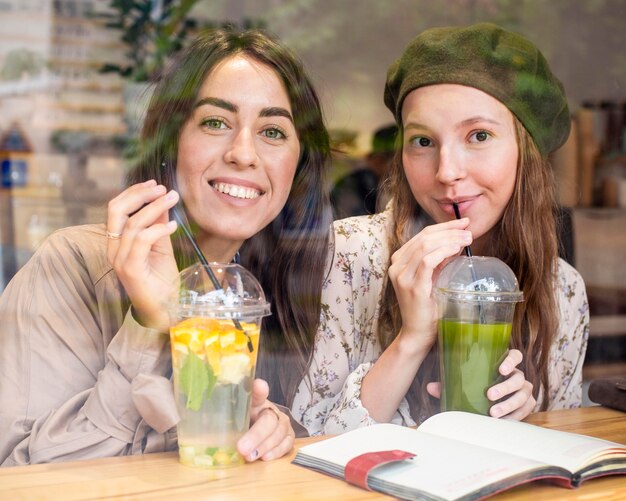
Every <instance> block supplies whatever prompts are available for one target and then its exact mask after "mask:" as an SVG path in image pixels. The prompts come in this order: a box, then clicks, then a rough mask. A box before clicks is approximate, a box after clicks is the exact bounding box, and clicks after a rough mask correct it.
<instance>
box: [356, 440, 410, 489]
mask: <svg viewBox="0 0 626 501" xmlns="http://www.w3.org/2000/svg"><path fill="white" fill-rule="evenodd" d="M412 457H415V454H412V453H410V452H406V451H399V450H392V451H376V452H367V453H365V454H361V455H360V456H356V457H354V458H352V459H351V460H350V461H348V463H347V464H346V467H345V468H344V477H345V479H346V482H348V483H350V484H353V485H356V486H357V487H361V488H362V489H367V490H368V491H371V490H372V489H370V488H369V487H368V485H367V477H368V475H369V474H370V472H371V471H372V470H373V469H374V468H377V467H379V466H382V465H384V464H388V463H393V462H395V461H404V460H405V459H410V458H412Z"/></svg>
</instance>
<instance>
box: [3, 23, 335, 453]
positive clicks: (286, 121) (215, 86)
mask: <svg viewBox="0 0 626 501" xmlns="http://www.w3.org/2000/svg"><path fill="white" fill-rule="evenodd" d="M328 153H329V139H328V134H327V131H326V129H325V126H324V123H323V119H322V112H321V109H320V105H319V102H318V98H317V96H316V93H315V91H314V89H313V87H312V85H311V83H310V81H309V79H308V77H307V76H306V73H305V72H304V70H303V68H302V66H301V63H300V62H299V61H298V59H297V58H296V57H295V56H294V55H293V54H292V53H291V52H290V51H288V50H287V49H286V48H285V47H283V46H282V45H280V44H279V43H278V42H277V41H276V40H275V39H273V38H272V37H270V36H267V35H265V34H263V33H261V32H258V31H247V32H243V33H237V32H234V31H232V30H215V31H211V32H208V33H206V34H204V35H201V36H200V37H198V39H197V40H195V41H194V42H193V43H192V44H191V45H190V46H189V47H188V48H187V49H185V50H184V51H183V52H182V54H181V55H180V56H179V57H178V58H177V59H176V61H174V62H173V63H172V64H171V66H170V67H169V68H168V69H167V70H166V71H165V73H164V75H163V76H162V78H161V79H160V81H159V82H158V84H157V85H156V88H155V91H154V94H153V96H152V98H151V101H150V105H149V108H148V111H147V115H146V119H145V123H144V128H143V132H142V137H141V146H140V152H139V160H138V162H137V164H136V165H135V166H134V167H133V169H132V170H131V172H130V173H129V175H128V184H129V187H128V188H127V189H126V190H124V191H123V192H122V193H121V194H120V195H118V196H117V197H116V198H115V199H113V200H112V201H111V202H110V203H109V207H108V217H107V224H106V227H105V226H104V225H87V226H81V227H74V228H67V229H64V230H60V231H58V232H56V233H55V234H53V235H52V236H51V237H50V238H49V239H48V240H47V241H46V242H45V243H44V244H43V245H42V246H41V248H40V249H38V251H37V252H36V254H35V256H34V257H33V258H32V259H31V260H30V261H29V262H28V263H27V264H26V265H25V266H24V268H23V269H22V270H20V272H19V273H18V274H17V275H16V276H15V277H14V279H13V280H12V282H11V283H10V284H9V285H8V287H7V289H6V290H5V291H4V293H3V295H2V297H1V298H0V314H1V315H2V321H3V327H2V330H1V333H0V389H1V391H0V437H1V438H0V464H2V465H19V464H28V463H41V462H51V461H62V460H68V459H82V458H90V457H103V456H113V455H124V454H137V453H145V452H152V451H162V450H172V449H175V448H176V435H175V424H176V420H177V414H176V411H175V405H174V401H173V395H172V388H171V382H170V380H169V377H170V374H171V361H170V360H171V356H170V345H169V335H168V327H169V322H168V317H167V312H166V308H165V307H164V304H166V303H167V301H168V299H169V295H170V292H171V284H172V283H174V282H173V281H174V279H175V277H176V275H177V274H178V272H179V270H180V269H181V268H183V267H185V266H187V265H189V264H191V263H192V262H195V261H196V258H195V254H194V253H193V252H192V251H191V250H190V248H189V245H188V242H187V241H186V240H185V239H184V238H183V236H182V235H181V233H180V232H177V231H176V230H177V224H176V223H175V222H174V220H173V218H172V217H171V214H170V211H171V210H172V209H173V208H174V207H176V206H178V209H177V210H179V212H180V213H182V214H183V219H184V222H185V224H188V225H189V227H190V228H191V229H192V231H193V234H194V238H195V240H196V241H197V243H198V245H199V247H200V248H201V249H202V251H203V253H204V254H205V255H206V258H207V259H208V260H209V261H219V262H228V261H231V260H234V259H239V260H240V261H241V264H242V265H243V266H245V267H246V268H248V269H249V270H250V271H251V272H252V273H253V274H254V275H256V277H257V278H258V279H259V280H260V282H261V284H262V286H263V288H264V290H265V292H266V295H267V297H268V298H269V300H270V301H271V307H272V316H271V317H267V318H266V319H265V320H264V323H263V330H262V342H261V348H260V349H261V351H260V354H259V360H258V363H259V367H258V370H257V375H258V376H259V377H261V378H264V379H266V380H267V383H266V382H265V381H263V380H256V381H255V382H254V384H253V388H252V394H253V395H252V410H251V427H250V430H249V431H248V432H247V433H246V434H245V435H244V436H243V437H242V438H241V439H240V441H239V443H238V450H239V452H240V453H241V454H242V455H244V457H245V458H246V459H247V460H248V461H253V460H255V459H257V458H261V459H264V460H267V459H273V458H276V457H280V456H282V455H283V454H285V453H286V452H288V451H289V450H290V449H291V447H292V445H293V438H294V429H293V427H294V426H295V424H293V423H292V422H291V421H290V419H289V417H288V416H287V414H286V413H285V412H283V411H281V410H280V409H279V407H278V406H277V405H276V404H286V405H287V406H289V405H290V403H291V400H292V399H293V394H294V392H295V387H296V386H297V384H298V382H299V381H300V379H301V378H302V375H303V374H304V373H305V372H306V368H307V366H308V362H309V359H310V354H311V351H312V346H313V342H314V335H315V331H316V328H317V325H318V323H319V316H320V290H321V284H322V281H323V273H324V268H325V266H324V265H325V260H326V254H327V248H328V228H329V224H330V221H331V210H330V204H329V201H328V196H327V193H326V192H325V186H326V184H325V170H326V167H327V159H328ZM268 383H269V387H268ZM268 393H269V399H271V400H273V402H275V403H276V404H275V403H273V402H270V401H269V400H268ZM268 409H270V410H271V411H273V412H265V411H266V410H268Z"/></svg>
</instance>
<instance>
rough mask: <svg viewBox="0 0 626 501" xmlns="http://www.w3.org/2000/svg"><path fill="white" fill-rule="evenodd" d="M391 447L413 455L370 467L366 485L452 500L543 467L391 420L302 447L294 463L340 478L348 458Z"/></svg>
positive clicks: (505, 483) (510, 482)
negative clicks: (387, 422)
mask: <svg viewBox="0 0 626 501" xmlns="http://www.w3.org/2000/svg"><path fill="white" fill-rule="evenodd" d="M394 449H398V450H403V451H407V452H412V453H414V454H416V457H415V458H413V459H410V460H405V461H403V462H398V463H394V464H390V465H385V466H382V467H380V468H378V469H375V470H373V471H372V473H371V474H370V485H372V486H373V487H375V488H377V489H380V490H382V491H384V492H388V493H391V494H394V495H396V496H399V495H403V493H404V494H405V493H406V492H411V491H413V492H414V491H419V492H422V493H427V494H428V495H429V496H432V497H440V498H442V499H457V498H459V497H462V496H466V495H468V494H469V493H473V492H476V491H483V492H494V491H496V490H500V489H502V488H504V487H505V486H509V485H515V484H517V483H520V482H523V481H524V480H527V479H530V478H533V477H534V476H538V474H537V472H547V471H548V470H547V469H546V468H545V465H541V464H538V463H537V462H535V461H532V460H529V459H526V458H522V457H516V456H511V455H509V454H506V453H503V452H499V451H494V450H489V449H485V448H483V447H476V446H474V445H469V444H465V443H463V442H457V441H453V440H449V439H446V438H444V437H438V436H434V435H429V434H426V433H420V432H419V431H417V430H414V429H411V428H405V427H402V426H398V425H393V424H378V425H373V426H369V427H366V428H360V429H358V430H354V431H351V432H348V433H345V434H343V435H339V436H336V437H333V438H330V439H328V440H324V441H321V442H317V443H314V444H311V445H307V446H304V447H302V448H301V449H300V450H299V451H298V454H297V456H296V459H295V460H294V462H295V463H297V464H301V465H304V466H309V467H313V468H317V469H319V470H322V471H325V472H327V473H331V474H334V475H337V476H341V477H343V472H344V467H345V465H346V463H347V462H348V461H349V460H351V459H352V458H354V457H356V456H359V455H361V454H364V453H366V452H373V451H381V450H394ZM533 472H535V474H534V475H533ZM552 473H554V472H552ZM557 473H558V472H557ZM561 473H562V474H565V472H561ZM486 486H493V487H492V488H491V489H485V487H486ZM403 497H406V496H405V495H403Z"/></svg>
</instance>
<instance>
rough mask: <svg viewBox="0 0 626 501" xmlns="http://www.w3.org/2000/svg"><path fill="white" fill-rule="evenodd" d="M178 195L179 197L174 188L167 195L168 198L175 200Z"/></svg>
mask: <svg viewBox="0 0 626 501" xmlns="http://www.w3.org/2000/svg"><path fill="white" fill-rule="evenodd" d="M177 197H178V193H176V192H175V191H174V190H172V191H170V192H169V193H168V194H167V195H165V199H166V200H174V199H175V198H177Z"/></svg>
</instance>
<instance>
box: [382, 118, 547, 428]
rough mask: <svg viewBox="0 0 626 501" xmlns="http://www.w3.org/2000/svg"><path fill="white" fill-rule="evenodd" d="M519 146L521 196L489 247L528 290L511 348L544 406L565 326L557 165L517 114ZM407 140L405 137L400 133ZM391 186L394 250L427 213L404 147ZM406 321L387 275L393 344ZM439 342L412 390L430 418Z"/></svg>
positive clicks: (413, 401)
mask: <svg viewBox="0 0 626 501" xmlns="http://www.w3.org/2000/svg"><path fill="white" fill-rule="evenodd" d="M513 119H514V124H515V133H516V136H517V144H518V149H519V155H518V161H517V163H518V165H517V176H516V180H515V188H514V190H513V195H512V196H511V199H510V200H509V203H508V204H507V206H506V208H505V210H504V213H503V215H502V218H501V219H500V221H499V223H498V224H497V225H496V226H495V228H494V229H493V231H492V232H491V234H490V238H489V242H488V244H487V248H486V251H485V255H487V256H495V257H497V258H499V259H501V260H503V261H504V262H505V263H507V264H508V265H509V266H510V267H511V269H512V270H513V272H514V273H515V276H516V277H517V279H518V281H519V284H520V289H521V290H522V291H523V292H524V302H522V303H519V304H518V305H517V307H516V309H515V318H514V320H513V330H512V337H511V347H512V348H517V349H518V350H520V351H521V352H522V354H523V355H524V361H523V363H522V365H521V367H520V368H521V369H522V370H523V371H524V374H525V375H526V378H527V379H528V380H529V381H530V382H531V383H532V384H533V395H534V397H535V398H538V396H539V392H540V391H541V393H542V395H543V399H542V401H541V409H542V410H545V409H546V408H547V406H548V403H549V393H548V363H549V356H550V347H551V345H552V341H553V339H554V337H555V336H556V331H557V329H558V311H557V303H556V296H555V289H554V287H551V286H549V284H555V283H556V266H557V257H558V247H557V237H556V223H555V214H556V194H555V186H554V177H553V173H552V169H551V168H550V165H549V164H548V162H547V160H546V159H545V158H543V157H542V155H541V154H540V153H539V150H538V149H537V147H536V145H535V143H534V142H533V140H532V138H531V137H530V135H529V134H528V132H527V131H526V129H525V128H524V126H523V125H522V124H521V123H520V122H519V121H518V120H517V119H516V118H515V117H514V118H513ZM400 137H402V136H400ZM389 185H390V187H391V189H392V190H393V194H394V199H393V206H392V208H393V215H394V223H393V231H392V233H391V234H390V237H389V248H390V254H393V253H394V252H395V251H396V250H398V249H399V248H400V247H402V245H403V244H404V243H405V242H407V241H408V240H409V239H410V238H411V237H412V236H413V235H415V234H416V233H417V231H419V229H421V228H420V226H421V221H423V218H424V217H425V214H424V212H423V211H422V209H421V208H420V206H419V205H418V204H417V202H416V201H415V198H414V197H413V195H412V193H411V189H410V187H409V184H408V182H407V180H406V177H405V175H404V170H403V168H402V154H401V152H398V153H397V154H396V158H395V161H394V164H393V167H392V169H391V173H390V179H389ZM401 325H402V318H401V316H400V308H399V306H398V300H397V298H396V294H395V291H394V289H393V285H392V284H391V282H390V281H389V280H387V282H386V284H385V287H384V290H383V297H382V306H381V312H380V318H379V323H378V331H377V336H378V340H379V342H380V344H381V347H382V349H383V350H384V349H386V348H387V347H388V346H389V345H390V344H391V342H392V341H393V339H394V338H395V336H396V335H397V333H398V331H399V330H400V327H401ZM438 371H439V363H438V359H437V347H436V346H434V347H433V349H431V351H430V352H429V354H428V355H427V357H426V358H425V360H424V362H423V363H422V365H421V366H420V368H419V370H418V372H417V375H416V376H415V379H414V380H413V383H412V385H411V388H410V389H409V392H408V393H407V400H408V402H409V405H410V408H411V414H412V416H413V417H414V419H416V420H417V421H423V419H425V418H426V417H428V416H429V415H431V414H433V413H434V412H435V411H436V410H437V409H438V402H437V401H436V400H435V399H433V398H431V397H430V396H429V395H428V393H427V392H426V384H427V383H429V382H431V381H438V380H439V374H438Z"/></svg>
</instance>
